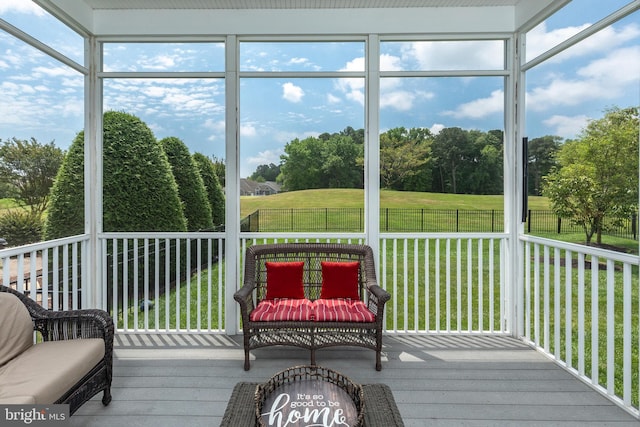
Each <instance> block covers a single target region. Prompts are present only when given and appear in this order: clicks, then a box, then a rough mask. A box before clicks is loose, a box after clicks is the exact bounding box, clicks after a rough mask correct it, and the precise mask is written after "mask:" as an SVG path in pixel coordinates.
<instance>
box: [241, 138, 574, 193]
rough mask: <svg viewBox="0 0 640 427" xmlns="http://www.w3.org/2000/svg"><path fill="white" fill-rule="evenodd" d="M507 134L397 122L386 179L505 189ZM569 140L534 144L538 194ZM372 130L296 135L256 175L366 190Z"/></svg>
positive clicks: (435, 188)
mask: <svg viewBox="0 0 640 427" xmlns="http://www.w3.org/2000/svg"><path fill="white" fill-rule="evenodd" d="M503 137H504V135H503V132H502V131H501V130H491V131H488V132H483V131H479V130H465V129H461V128H459V127H450V128H445V129H442V130H441V131H440V132H439V133H437V134H434V133H432V132H431V131H430V130H429V129H427V128H409V129H407V128H404V127H397V128H393V129H390V130H388V131H386V132H383V133H382V134H380V184H381V186H382V188H385V189H390V190H398V191H420V192H436V193H455V194H502V192H503V189H504V174H503V149H504V147H503V139H504V138H503ZM561 144H562V138H560V137H557V136H544V137H541V138H535V139H532V140H531V141H530V142H529V153H530V159H529V162H530V167H529V172H530V180H529V183H530V186H529V193H530V194H532V195H541V194H542V178H543V177H544V176H545V175H547V174H548V173H549V172H550V170H551V169H552V168H553V167H554V166H555V164H556V163H555V157H556V152H557V151H558V149H559V147H560V145H561ZM363 165H364V129H358V130H356V129H353V128H351V127H347V128H345V129H344V130H343V131H341V132H337V133H332V134H330V133H323V134H321V135H319V136H317V137H314V136H311V137H307V138H304V139H298V138H296V139H293V140H292V141H290V142H288V143H287V144H286V145H285V147H284V154H283V155H282V156H281V158H280V163H279V164H278V165H276V164H274V163H270V164H268V165H267V164H264V165H260V166H258V167H257V168H256V170H255V172H254V173H253V174H252V175H251V176H250V177H249V178H250V179H252V180H254V181H276V182H278V183H280V184H281V185H282V186H283V188H284V189H285V190H287V191H295V190H307V189H314V188H363V186H364V166H363Z"/></svg>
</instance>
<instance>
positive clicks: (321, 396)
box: [261, 379, 358, 427]
mask: <svg viewBox="0 0 640 427" xmlns="http://www.w3.org/2000/svg"><path fill="white" fill-rule="evenodd" d="M357 419H358V411H357V409H356V405H355V403H354V402H353V400H352V399H351V397H350V396H349V395H348V394H347V392H346V391H344V390H343V389H342V388H340V387H339V386H337V385H336V384H333V383H330V382H327V381H323V380H320V379H300V380H297V381H293V382H290V383H286V384H283V385H281V386H279V387H277V388H276V389H275V390H274V391H273V393H271V394H270V395H269V396H267V397H266V399H265V401H264V405H262V413H261V420H262V422H263V423H264V425H266V426H269V427H340V426H342V427H351V426H354V425H356V423H357Z"/></svg>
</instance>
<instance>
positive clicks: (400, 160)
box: [380, 127, 432, 190]
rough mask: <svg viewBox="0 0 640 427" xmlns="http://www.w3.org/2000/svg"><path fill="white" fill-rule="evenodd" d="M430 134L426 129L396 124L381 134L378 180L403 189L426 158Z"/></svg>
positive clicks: (423, 165)
mask: <svg viewBox="0 0 640 427" xmlns="http://www.w3.org/2000/svg"><path fill="white" fill-rule="evenodd" d="M431 142H432V135H431V132H430V131H429V129H427V128H412V129H409V130H407V129H405V128H404V127H398V128H394V129H390V130H388V131H386V132H384V133H382V134H381V135H380V181H381V184H382V186H383V187H384V188H388V189H394V190H403V189H405V184H406V183H407V182H408V181H409V180H410V179H412V178H413V177H415V176H416V175H418V174H420V172H421V171H422V170H423V169H425V168H426V165H427V162H428V161H429V154H430V149H431Z"/></svg>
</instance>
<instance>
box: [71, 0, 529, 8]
mask: <svg viewBox="0 0 640 427" xmlns="http://www.w3.org/2000/svg"><path fill="white" fill-rule="evenodd" d="M524 1H525V0H84V2H85V3H86V4H88V5H89V6H90V7H91V8H92V9H346V8H398V7H403V8H404V7H478V6H479V7H489V6H515V5H517V4H518V3H521V2H524ZM529 1H535V0H529Z"/></svg>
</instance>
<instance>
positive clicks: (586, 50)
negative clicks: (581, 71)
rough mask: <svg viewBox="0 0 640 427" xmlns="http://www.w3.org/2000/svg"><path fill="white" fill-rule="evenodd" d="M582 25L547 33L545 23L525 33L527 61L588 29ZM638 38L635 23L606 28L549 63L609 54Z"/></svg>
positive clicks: (638, 27)
mask: <svg viewBox="0 0 640 427" xmlns="http://www.w3.org/2000/svg"><path fill="white" fill-rule="evenodd" d="M589 25H590V24H584V25H580V26H575V27H565V28H559V29H556V30H551V31H547V26H546V22H543V23H542V24H540V25H538V26H537V27H536V28H534V29H533V30H531V31H529V32H528V33H527V59H533V58H535V57H537V56H539V55H540V54H542V53H544V52H546V51H548V50H549V49H551V48H552V47H554V46H556V45H558V44H559V43H561V42H563V41H565V40H567V39H568V38H570V37H572V36H574V35H576V34H577V33H579V32H580V31H582V30H584V29H585V28H587V27H589ZM639 36H640V26H639V25H638V24H636V23H632V24H629V25H625V26H623V27H620V28H616V27H606V28H604V29H602V30H600V31H599V32H597V33H596V34H594V35H592V36H591V37H589V38H587V39H586V40H583V41H581V42H580V43H578V44H577V45H575V46H572V47H571V48H569V49H567V50H565V51H564V52H562V53H560V54H558V55H556V56H555V57H553V58H551V59H550V60H549V62H556V63H557V62H562V61H565V60H567V59H570V58H576V57H581V56H585V55H593V54H594V53H602V52H610V51H611V50H612V49H615V48H616V47H618V46H620V45H622V44H624V43H626V42H628V41H630V40H633V39H635V38H637V37H639Z"/></svg>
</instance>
